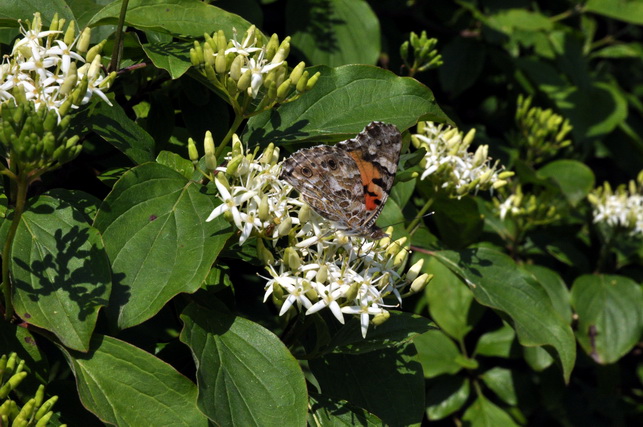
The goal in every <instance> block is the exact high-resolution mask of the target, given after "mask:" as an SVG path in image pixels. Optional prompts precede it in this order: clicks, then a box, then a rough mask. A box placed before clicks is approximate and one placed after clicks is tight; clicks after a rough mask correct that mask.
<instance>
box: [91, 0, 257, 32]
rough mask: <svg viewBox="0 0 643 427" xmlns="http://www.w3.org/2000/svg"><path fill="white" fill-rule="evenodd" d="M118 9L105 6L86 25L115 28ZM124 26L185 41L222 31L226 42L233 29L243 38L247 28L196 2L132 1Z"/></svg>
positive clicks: (246, 24) (114, 5)
mask: <svg viewBox="0 0 643 427" xmlns="http://www.w3.org/2000/svg"><path fill="white" fill-rule="evenodd" d="M120 9H121V3H120V2H112V3H110V4H108V5H107V6H105V7H104V8H103V9H102V10H101V11H100V12H99V13H97V14H96V15H95V16H94V17H93V18H92V19H91V21H90V23H89V25H90V26H95V25H105V24H115V23H116V22H117V20H118V16H119V14H120ZM125 25H127V26H128V27H135V28H138V29H141V30H153V31H158V32H159V33H168V34H176V35H182V36H187V37H203V34H204V33H208V34H212V32H213V31H218V30H223V31H225V33H226V36H227V37H228V38H232V29H233V28H236V29H237V31H238V32H239V33H241V34H243V33H245V31H246V30H247V29H248V27H250V23H249V22H248V21H246V20H245V19H243V18H242V17H240V16H238V15H235V14H233V13H229V12H226V11H225V10H223V9H220V8H218V7H215V6H211V5H209V4H207V3H203V2H201V1H198V0H132V1H130V2H129V4H128V7H127V15H126V16H125Z"/></svg>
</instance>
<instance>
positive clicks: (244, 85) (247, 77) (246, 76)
mask: <svg viewBox="0 0 643 427" xmlns="http://www.w3.org/2000/svg"><path fill="white" fill-rule="evenodd" d="M251 79H252V72H251V71H250V70H246V72H245V73H243V74H242V75H241V77H240V78H239V81H238V82H237V88H239V91H241V92H243V91H245V90H246V89H248V88H249V87H250V82H251Z"/></svg>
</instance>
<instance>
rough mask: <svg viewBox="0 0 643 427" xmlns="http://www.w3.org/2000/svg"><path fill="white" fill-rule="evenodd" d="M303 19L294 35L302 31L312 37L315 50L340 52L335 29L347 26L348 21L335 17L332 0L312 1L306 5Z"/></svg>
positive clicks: (301, 16)
mask: <svg viewBox="0 0 643 427" xmlns="http://www.w3.org/2000/svg"><path fill="white" fill-rule="evenodd" d="M304 5H305V6H303V7H305V8H306V9H304V10H302V11H301V15H299V17H300V18H301V20H300V21H298V23H296V24H295V26H294V28H293V31H291V33H292V34H295V33H297V32H298V31H302V32H304V33H308V34H310V35H311V36H312V38H313V40H314V44H315V48H316V49H319V50H321V51H324V52H328V53H334V52H338V51H339V42H338V40H337V35H336V34H335V31H333V29H334V28H335V27H336V26H339V25H345V24H346V21H344V20H343V19H339V18H337V17H336V16H335V13H334V9H335V4H334V2H333V1H331V0H310V1H308V2H305V3H304Z"/></svg>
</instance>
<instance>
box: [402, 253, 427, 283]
mask: <svg viewBox="0 0 643 427" xmlns="http://www.w3.org/2000/svg"><path fill="white" fill-rule="evenodd" d="M423 265H424V258H420V259H419V260H418V261H417V262H416V263H415V264H413V265H412V266H411V268H409V271H407V272H406V280H409V281H413V280H415V278H416V277H418V274H420V271H422V266H423Z"/></svg>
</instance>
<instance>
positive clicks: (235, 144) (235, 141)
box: [232, 133, 243, 157]
mask: <svg viewBox="0 0 643 427" xmlns="http://www.w3.org/2000/svg"><path fill="white" fill-rule="evenodd" d="M237 154H243V143H242V142H241V140H240V139H239V136H237V134H236V133H234V134H232V156H233V157H234V156H236V155H237Z"/></svg>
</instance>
